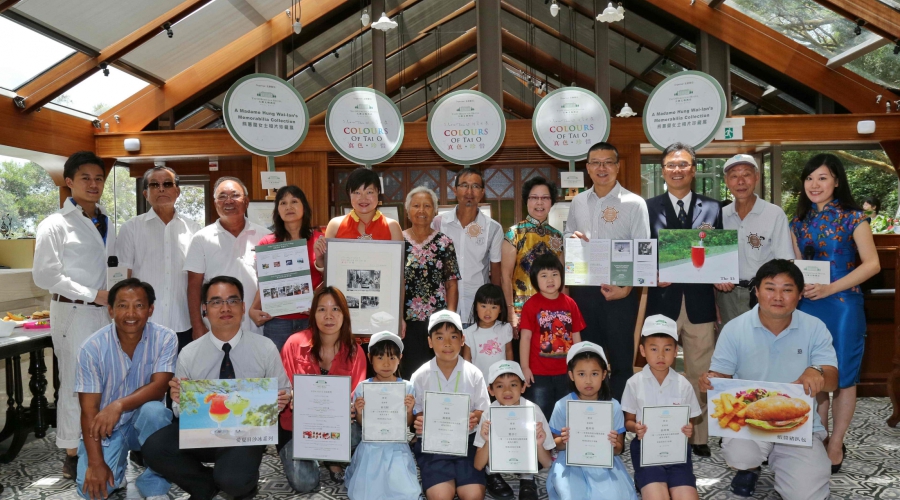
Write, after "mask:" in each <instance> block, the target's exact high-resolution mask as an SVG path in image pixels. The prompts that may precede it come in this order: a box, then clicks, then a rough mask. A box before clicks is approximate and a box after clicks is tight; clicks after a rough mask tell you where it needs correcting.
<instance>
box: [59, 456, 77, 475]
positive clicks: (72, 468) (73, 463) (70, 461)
mask: <svg viewBox="0 0 900 500" xmlns="http://www.w3.org/2000/svg"><path fill="white" fill-rule="evenodd" d="M77 474H78V455H66V461H65V462H63V470H62V475H63V477H64V478H66V479H75V476H76V475H77Z"/></svg>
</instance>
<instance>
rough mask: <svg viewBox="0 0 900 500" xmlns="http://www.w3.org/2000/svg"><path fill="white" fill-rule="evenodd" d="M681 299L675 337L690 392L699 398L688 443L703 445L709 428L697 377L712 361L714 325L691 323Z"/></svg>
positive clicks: (714, 337)
mask: <svg viewBox="0 0 900 500" xmlns="http://www.w3.org/2000/svg"><path fill="white" fill-rule="evenodd" d="M684 301H685V299H684V298H683V297H682V299H681V312H680V313H679V314H678V319H677V320H676V323H677V327H678V338H679V339H680V340H681V347H682V349H683V351H684V376H685V377H686V378H687V379H688V381H689V382H690V383H691V387H693V388H694V394H696V395H697V399H698V400H699V401H700V410H701V411H702V413H701V414H700V417H698V419H699V422H698V423H697V424H696V425H694V435H693V436H691V439H690V442H691V444H706V443H707V440H708V439H709V428H708V427H707V422H706V393H705V392H703V393H701V392H700V376H701V375H703V374H704V373H706V372H708V371H709V365H710V363H711V362H712V355H713V351H714V350H715V348H716V334H715V329H714V326H715V324H714V323H712V322H710V323H700V324H694V323H691V322H690V321H688V315H687V310H686V309H685V307H684Z"/></svg>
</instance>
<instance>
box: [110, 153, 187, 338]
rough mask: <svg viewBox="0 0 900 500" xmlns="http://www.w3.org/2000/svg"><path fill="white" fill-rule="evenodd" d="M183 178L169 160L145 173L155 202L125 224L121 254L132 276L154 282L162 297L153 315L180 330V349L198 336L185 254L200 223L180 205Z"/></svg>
mask: <svg viewBox="0 0 900 500" xmlns="http://www.w3.org/2000/svg"><path fill="white" fill-rule="evenodd" d="M178 181H179V178H178V174H176V173H175V171H174V170H172V169H171V168H169V167H165V166H160V167H153V168H151V169H149V170H147V171H146V172H145V173H144V179H143V186H144V198H145V199H146V200H147V202H148V203H149V204H150V207H151V208H150V210H149V211H148V212H147V213H145V214H142V215H138V216H137V217H133V218H131V219H130V220H129V221H128V222H126V223H125V224H123V225H122V228H121V229H120V230H119V242H118V254H119V255H118V257H119V265H120V266H122V267H126V268H128V269H129V275H130V276H132V277H135V278H138V279H140V280H141V281H145V282H147V283H150V285H151V286H153V289H154V290H155V291H156V293H157V297H158V298H157V300H156V304H155V308H154V311H153V316H151V317H150V320H151V321H153V322H154V323H156V324H159V325H162V326H165V327H166V328H169V329H171V330H173V331H174V332H175V333H177V334H178V352H181V350H182V349H183V348H184V346H186V345H187V344H188V343H189V342H190V341H191V340H193V337H192V336H191V317H190V314H189V313H188V305H187V304H188V302H187V284H188V279H187V272H186V271H184V257H185V255H187V250H188V245H190V243H191V237H192V236H193V235H194V233H196V232H197V231H199V230H200V225H199V224H197V223H196V222H194V221H193V220H191V219H188V218H187V217H185V216H183V215H181V214H179V213H178V212H176V211H175V202H176V201H177V200H178V197H179V196H180V195H181V189H180V188H179V187H178Z"/></svg>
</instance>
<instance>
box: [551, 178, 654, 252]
mask: <svg viewBox="0 0 900 500" xmlns="http://www.w3.org/2000/svg"><path fill="white" fill-rule="evenodd" d="M575 231H581V232H582V233H584V235H585V236H587V237H588V238H601V239H612V240H634V239H645V238H649V237H650V214H649V213H648V212H647V202H646V201H644V199H643V198H641V197H640V196H638V195H636V194H634V193H632V192H631V191H628V190H627V189H625V188H623V187H622V185H621V184H619V183H618V181H617V182H616V186H615V187H614V188H612V190H610V192H609V193H607V195H606V196H604V197H603V198H600V197H599V196H597V193H596V192H595V191H594V190H593V189H588V190H587V191H583V192H581V193H578V195H576V196H575V198H574V199H573V200H572V206H571V207H570V208H569V219H568V220H567V221H566V233H565V236H566V238H568V237H570V236H572V234H573V233H575Z"/></svg>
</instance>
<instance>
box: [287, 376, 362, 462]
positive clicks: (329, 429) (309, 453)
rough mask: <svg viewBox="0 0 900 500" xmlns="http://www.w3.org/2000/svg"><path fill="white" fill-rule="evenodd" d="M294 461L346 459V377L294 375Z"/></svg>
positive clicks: (347, 450) (348, 393)
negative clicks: (295, 395)
mask: <svg viewBox="0 0 900 500" xmlns="http://www.w3.org/2000/svg"><path fill="white" fill-rule="evenodd" d="M294 394H298V395H302V397H300V398H299V399H296V400H295V401H294V460H327V461H329V462H349V461H350V377H341V376H320V375H297V374H295V375H294Z"/></svg>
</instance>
